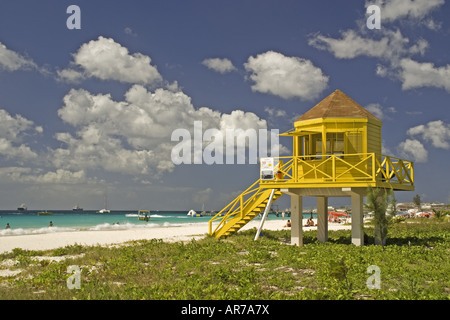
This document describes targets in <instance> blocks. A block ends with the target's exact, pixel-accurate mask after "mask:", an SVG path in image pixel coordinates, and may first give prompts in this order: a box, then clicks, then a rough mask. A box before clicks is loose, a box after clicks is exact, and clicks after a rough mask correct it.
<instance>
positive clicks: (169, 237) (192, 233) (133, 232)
mask: <svg viewBox="0 0 450 320" xmlns="http://www.w3.org/2000/svg"><path fill="white" fill-rule="evenodd" d="M286 222H287V219H286V220H284V221H283V220H268V221H266V222H265V223H264V227H263V229H266V230H282V229H286V228H284V226H285V224H286ZM305 222H306V219H304V223H305ZM260 223H261V220H253V221H250V222H249V223H248V224H247V225H246V226H244V227H243V228H242V229H241V230H247V229H251V228H258V227H259V225H260ZM304 223H303V224H304ZM315 229H317V227H304V228H303V230H304V231H307V230H315ZM339 229H350V226H348V225H340V224H337V223H328V230H339ZM207 233H208V224H207V223H196V224H189V225H185V226H176V227H174V226H170V227H155V228H134V229H126V230H108V231H71V232H54V233H44V234H32V235H15V236H3V237H0V253H4V252H8V251H11V250H12V249H14V248H21V249H24V250H51V249H56V248H60V247H65V246H68V245H74V244H80V245H87V246H92V245H112V244H120V243H124V242H127V241H134V240H145V239H162V240H163V241H168V242H169V241H171V242H177V241H190V240H192V239H200V238H202V237H205V236H206V234H207Z"/></svg>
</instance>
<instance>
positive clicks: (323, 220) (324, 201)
mask: <svg viewBox="0 0 450 320" xmlns="http://www.w3.org/2000/svg"><path fill="white" fill-rule="evenodd" d="M317 240H318V241H319V242H326V241H327V240H328V197H317Z"/></svg>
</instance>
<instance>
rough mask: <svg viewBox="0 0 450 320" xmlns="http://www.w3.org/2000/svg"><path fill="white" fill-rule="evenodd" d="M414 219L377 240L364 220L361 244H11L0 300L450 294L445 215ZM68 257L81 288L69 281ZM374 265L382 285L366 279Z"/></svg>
mask: <svg viewBox="0 0 450 320" xmlns="http://www.w3.org/2000/svg"><path fill="white" fill-rule="evenodd" d="M416 220H417V219H416ZM419 220H420V221H414V220H407V221H404V222H401V223H397V224H393V225H392V226H391V227H390V229H389V234H388V239H387V243H386V246H384V247H381V246H375V245H372V243H373V228H370V227H367V228H366V229H365V233H366V243H367V245H365V246H363V247H358V246H354V245H351V244H350V242H351V240H350V230H340V231H329V241H328V242H327V243H318V242H317V240H316V238H317V232H316V231H310V232H305V233H304V246H302V247H296V246H291V245H289V241H290V230H281V231H269V230H263V236H262V237H261V238H260V239H259V240H258V241H253V237H254V234H255V231H256V230H254V229H252V230H247V231H242V232H239V233H238V234H236V235H234V236H232V237H229V238H227V239H224V240H217V239H215V238H212V237H205V238H204V239H201V240H192V241H189V242H175V243H173V242H165V241H162V240H157V239H153V240H145V241H133V242H127V243H125V244H123V245H114V246H81V245H71V246H67V247H63V248H58V249H54V250H47V251H29V250H21V249H15V250H13V251H12V252H9V253H4V254H1V255H0V299H25V300H29V299H33V300H34V299H81V300H87V299H95V300H106V299H127V300H129V299H132V300H138V299H156V300H159V299H164V300H166V299H176V300H179V299H182V300H197V299H206V300H212V299H216V300H222V299H229V300H235V299H236V300H246V299H252V300H255V299H256V300H259V299H261V300H267V299H282V300H288V299H333V300H334V299H351V300H353V299H369V300H379V299H405V300H418V299H425V300H434V299H439V300H441V299H449V298H450V279H449V277H448V275H449V274H450V259H449V256H450V223H449V222H438V221H434V220H433V219H429V220H425V219H419ZM72 265H75V266H78V267H79V269H80V270H81V273H80V274H79V280H80V288H79V289H76V288H75V289H69V288H68V285H67V281H68V279H69V277H71V276H73V274H70V273H67V270H68V268H69V266H72ZM371 265H375V266H377V267H379V270H380V280H381V283H380V289H370V288H369V287H368V286H367V280H368V278H369V277H370V276H371V273H368V272H367V270H368V267H369V266H371Z"/></svg>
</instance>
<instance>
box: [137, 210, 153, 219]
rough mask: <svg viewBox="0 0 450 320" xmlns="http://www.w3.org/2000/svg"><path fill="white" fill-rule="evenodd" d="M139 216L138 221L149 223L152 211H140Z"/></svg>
mask: <svg viewBox="0 0 450 320" xmlns="http://www.w3.org/2000/svg"><path fill="white" fill-rule="evenodd" d="M137 216H138V220H143V221H148V220H150V211H148V210H139V211H138V214H137Z"/></svg>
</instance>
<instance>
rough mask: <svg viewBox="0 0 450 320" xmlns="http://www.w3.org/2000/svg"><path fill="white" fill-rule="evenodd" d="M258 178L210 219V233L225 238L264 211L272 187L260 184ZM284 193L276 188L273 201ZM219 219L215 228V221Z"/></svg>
mask: <svg viewBox="0 0 450 320" xmlns="http://www.w3.org/2000/svg"><path fill="white" fill-rule="evenodd" d="M259 182H260V180H257V181H256V182H255V183H253V185H251V186H250V187H249V188H248V189H247V190H245V191H244V192H243V193H242V194H240V195H239V196H238V197H236V199H234V200H233V201H232V202H231V203H230V204H228V205H227V206H226V207H225V208H224V209H222V210H221V211H220V212H219V213H218V214H217V215H215V216H214V217H213V218H212V219H211V220H210V221H209V234H210V235H211V236H214V237H215V238H218V239H219V238H224V237H227V236H230V235H232V234H234V233H236V232H237V231H238V230H239V229H241V228H242V227H243V226H245V225H246V224H247V223H248V222H250V221H251V220H253V218H255V217H256V216H258V215H259V214H260V213H262V212H263V211H264V209H265V208H266V206H267V203H268V202H269V198H270V194H271V193H272V189H264V188H261V187H260V186H259ZM282 195H283V194H282V193H281V192H280V190H279V189H275V192H274V195H273V198H272V202H273V201H275V200H277V199H278V198H279V197H281V196H282ZM217 221H219V223H218V225H217V226H216V227H215V228H214V230H213V223H214V222H217Z"/></svg>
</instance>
